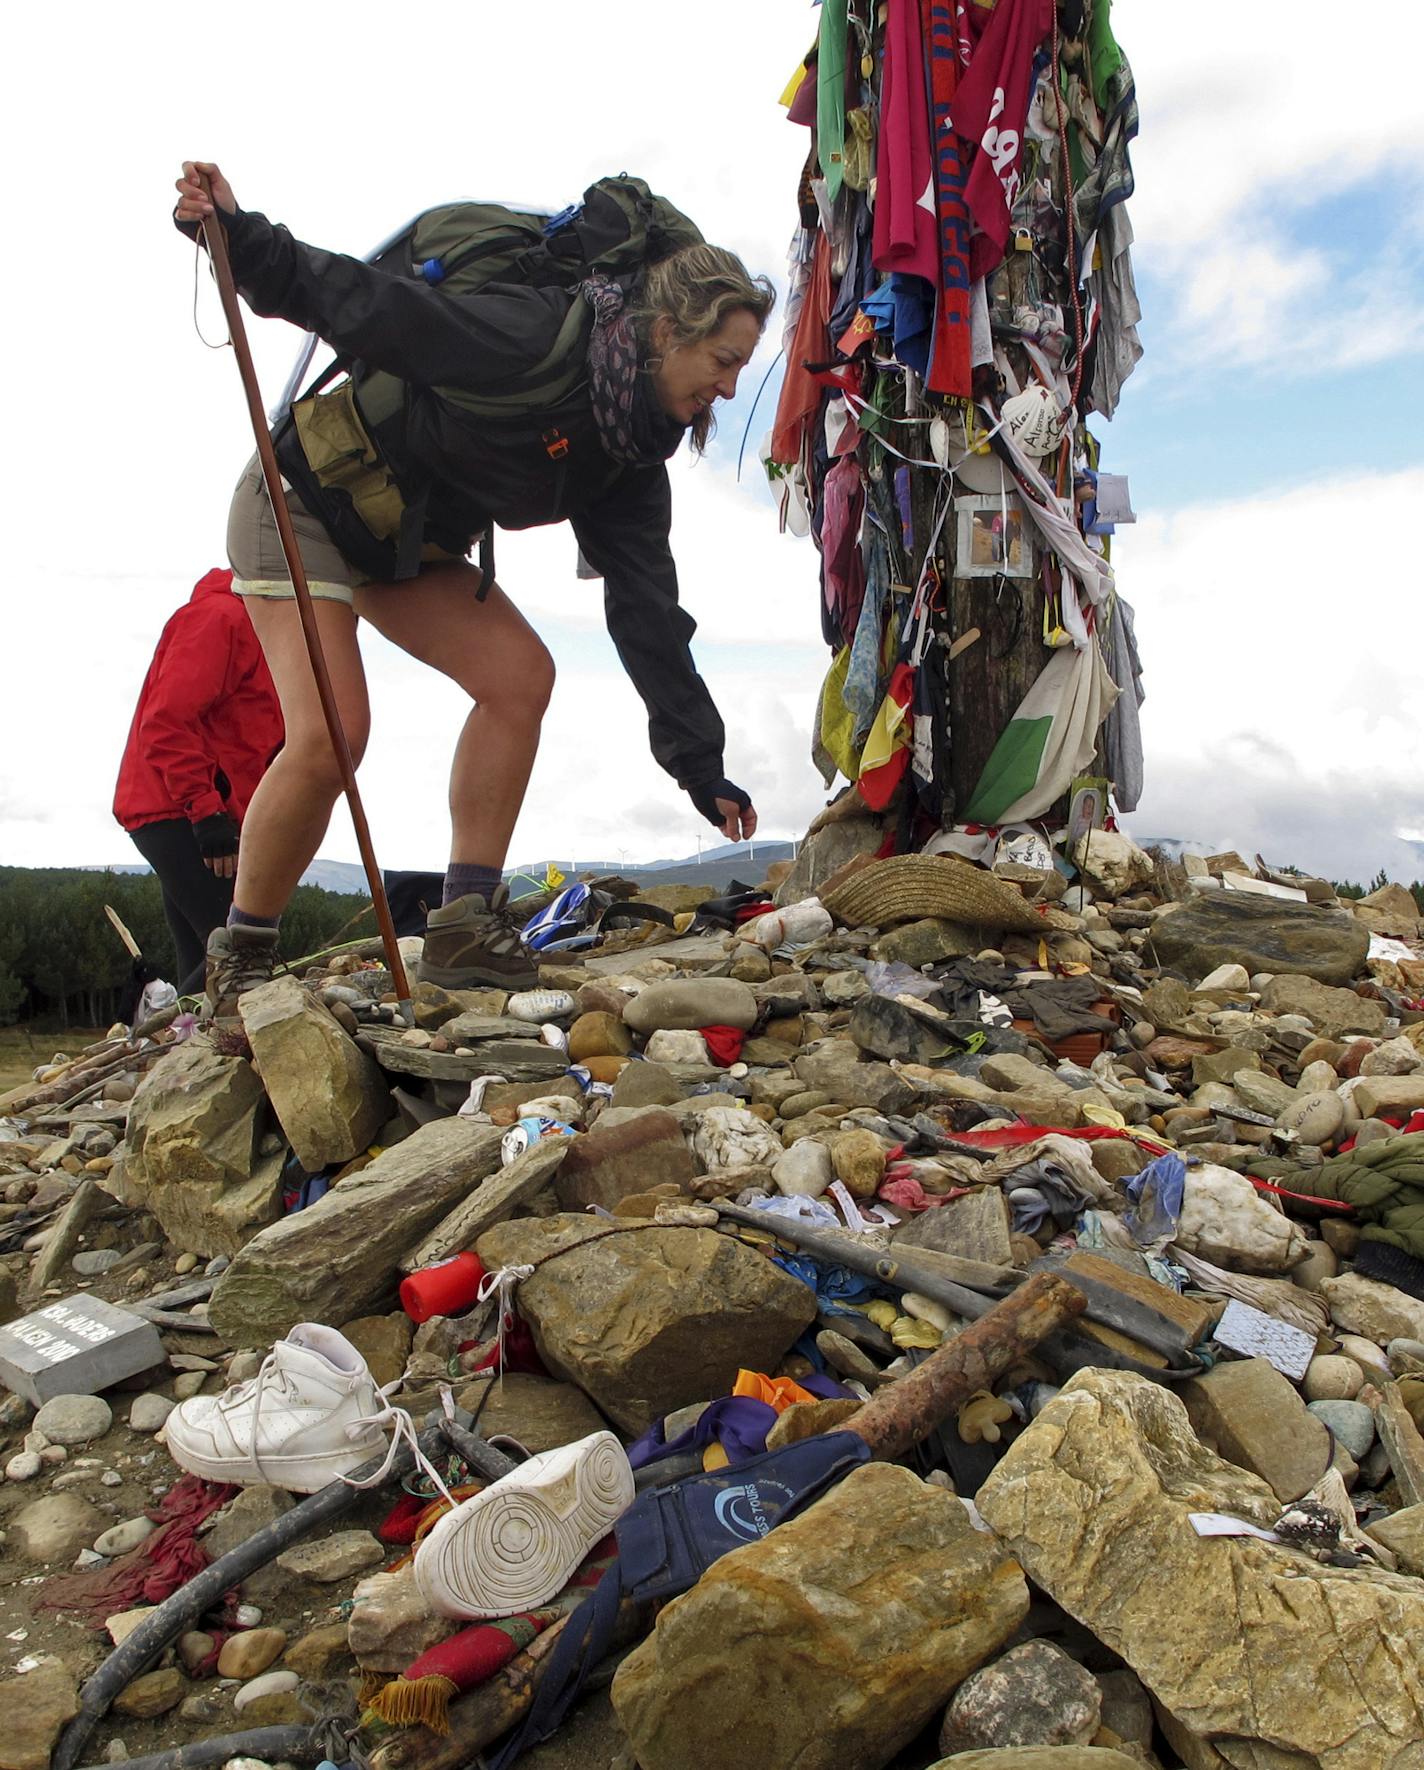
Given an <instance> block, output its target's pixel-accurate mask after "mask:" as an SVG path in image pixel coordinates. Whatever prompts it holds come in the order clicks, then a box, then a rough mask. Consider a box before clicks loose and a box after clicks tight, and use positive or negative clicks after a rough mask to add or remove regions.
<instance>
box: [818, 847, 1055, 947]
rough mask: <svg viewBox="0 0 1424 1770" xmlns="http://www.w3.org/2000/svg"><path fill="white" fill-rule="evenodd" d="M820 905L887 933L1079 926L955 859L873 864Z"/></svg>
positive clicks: (901, 858)
mask: <svg viewBox="0 0 1424 1770" xmlns="http://www.w3.org/2000/svg"><path fill="white" fill-rule="evenodd" d="M821 902H822V903H823V904H824V905H825V907H826V908H827V909H828V910H829V911H830V912H831V914H832V915H833V916H834V917H835V918H836V920H837V921H838V922H842V923H844V924H845V925H846V926H847V927H850V928H860V927H872V928H890V927H893V926H894V925H895V924H896V923H898V922H918V921H919V920H920V919H921V918H922V917H924V916H937V917H939V918H941V919H942V920H943V921H946V922H963V923H966V924H967V925H968V926H970V927H974V928H989V929H993V930H995V931H996V932H1008V933H1013V934H1048V933H1058V932H1059V931H1061V930H1064V929H1073V928H1076V927H1077V926H1078V923H1077V921H1076V920H1075V918H1074V917H1072V916H1069V915H1067V914H1066V913H1065V912H1064V911H1062V910H1055V909H1051V908H1049V907H1047V906H1044V907H1037V906H1034V905H1031V904H1029V903H1027V902H1026V901H1025V900H1024V897H1023V895H1022V893H1021V892H1019V891H1017V890H1016V889H1015V888H1014V887H1013V886H1012V885H1010V884H1009V883H1008V882H1007V880H1004V879H996V878H995V877H994V875H993V874H992V873H986V872H983V871H981V870H980V868H978V867H976V866H971V865H970V863H969V862H968V861H964V860H960V859H958V858H957V857H956V856H954V855H930V854H901V855H896V856H895V857H894V858H893V859H892V860H878V861H874V862H872V863H871V865H870V866H868V867H862V868H861V869H860V871H859V872H856V873H853V874H852V875H851V876H850V878H848V879H847V880H846V881H845V882H844V883H843V884H841V885H837V886H835V887H833V888H832V889H831V890H830V891H824V890H823V891H822V894H821Z"/></svg>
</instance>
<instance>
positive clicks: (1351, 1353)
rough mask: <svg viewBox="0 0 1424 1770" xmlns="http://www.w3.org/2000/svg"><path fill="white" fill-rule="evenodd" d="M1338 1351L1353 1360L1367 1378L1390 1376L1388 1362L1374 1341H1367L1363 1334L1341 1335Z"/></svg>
mask: <svg viewBox="0 0 1424 1770" xmlns="http://www.w3.org/2000/svg"><path fill="white" fill-rule="evenodd" d="M1340 1351H1341V1354H1342V1355H1343V1356H1344V1357H1346V1358H1353V1359H1354V1361H1355V1363H1356V1364H1357V1365H1359V1366H1360V1368H1361V1369H1362V1370H1363V1371H1364V1373H1365V1375H1366V1376H1367V1377H1375V1376H1385V1377H1387V1376H1388V1375H1389V1374H1390V1371H1389V1360H1388V1359H1387V1358H1386V1357H1385V1355H1384V1353H1383V1352H1382V1351H1381V1350H1380V1348H1379V1347H1378V1346H1376V1344H1375V1343H1374V1341H1373V1340H1367V1339H1366V1338H1365V1337H1364V1335H1363V1334H1341V1335H1340Z"/></svg>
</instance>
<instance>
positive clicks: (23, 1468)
mask: <svg viewBox="0 0 1424 1770" xmlns="http://www.w3.org/2000/svg"><path fill="white" fill-rule="evenodd" d="M43 1466H44V1465H43V1464H42V1463H41V1462H40V1453H39V1452H38V1451H37V1450H22V1451H17V1452H16V1453H15V1455H14V1456H12V1457H11V1458H10V1460H9V1462H8V1463H6V1465H5V1479H6V1480H7V1481H33V1480H34V1478H35V1476H36V1475H38V1474H39V1472H40V1470H41V1468H42V1467H43Z"/></svg>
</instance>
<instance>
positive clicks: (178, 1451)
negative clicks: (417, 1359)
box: [164, 1321, 394, 1493]
mask: <svg viewBox="0 0 1424 1770" xmlns="http://www.w3.org/2000/svg"><path fill="white" fill-rule="evenodd" d="M393 1411H394V1410H392V1409H391V1407H390V1406H389V1404H388V1403H387V1402H386V1400H385V1398H384V1396H382V1394H381V1392H380V1391H379V1390H378V1389H377V1387H376V1385H375V1382H374V1380H373V1379H372V1376H371V1373H370V1371H369V1370H368V1369H367V1367H366V1361H365V1359H364V1358H362V1356H361V1354H360V1353H359V1352H358V1351H357V1350H356V1348H355V1347H354V1346H353V1345H352V1344H351V1342H350V1341H349V1340H348V1339H347V1338H346V1336H345V1335H344V1334H339V1333H337V1331H336V1329H335V1328H329V1327H323V1326H321V1324H320V1323H319V1322H314V1321H304V1322H299V1323H298V1325H297V1326H296V1327H294V1328H293V1329H292V1331H291V1333H289V1334H288V1335H287V1337H286V1339H285V1340H278V1342H277V1344H276V1345H275V1346H274V1347H273V1348H272V1350H271V1351H270V1352H269V1353H268V1354H267V1357H266V1358H265V1359H264V1360H263V1362H262V1367H261V1369H260V1370H259V1371H258V1373H257V1375H256V1376H255V1377H250V1378H249V1379H248V1380H247V1381H246V1382H245V1383H237V1384H234V1385H233V1387H232V1388H230V1389H225V1390H224V1391H223V1393H222V1394H221V1395H195V1396H193V1397H192V1398H191V1399H190V1400H188V1401H184V1402H181V1403H180V1404H179V1405H178V1406H177V1407H175V1408H174V1410H173V1412H172V1413H171V1414H169V1416H168V1420H167V1423H166V1425H165V1427H164V1437H165V1439H166V1440H167V1444H168V1451H169V1454H170V1455H171V1456H172V1458H173V1460H174V1462H175V1463H177V1464H178V1465H179V1467H180V1468H183V1469H186V1470H187V1471H188V1472H189V1473H190V1474H192V1475H201V1476H202V1477H203V1479H204V1480H205V1481H231V1482H236V1483H237V1485H238V1486H239V1487H247V1486H250V1485H252V1484H253V1483H255V1482H259V1481H266V1482H270V1483H271V1484H272V1486H273V1487H285V1488H288V1489H290V1490H291V1491H292V1492H293V1493H315V1492H316V1490H317V1489H318V1488H320V1487H325V1486H326V1485H327V1483H328V1482H330V1481H335V1480H336V1479H337V1478H338V1477H340V1476H343V1475H346V1474H348V1473H349V1472H350V1471H351V1470H352V1469H355V1468H358V1467H359V1466H360V1465H361V1464H362V1463H366V1462H369V1461H370V1460H371V1458H372V1457H375V1456H380V1455H381V1454H382V1453H383V1452H384V1451H385V1450H386V1448H387V1445H386V1438H385V1435H384V1433H383V1431H382V1427H383V1426H384V1425H387V1424H389V1423H390V1421H391V1416H392V1413H393Z"/></svg>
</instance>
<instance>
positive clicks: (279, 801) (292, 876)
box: [233, 596, 370, 917]
mask: <svg viewBox="0 0 1424 1770" xmlns="http://www.w3.org/2000/svg"><path fill="white" fill-rule="evenodd" d="M245 600H246V605H247V612H248V614H249V616H250V617H251V619H252V625H253V628H254V630H255V632H256V634H257V638H258V641H259V642H260V644H261V646H262V654H263V656H264V657H265V658H266V659H267V667H268V669H269V670H270V671H271V672H272V680H273V682H274V683H275V684H276V688H277V697H278V699H279V700H280V701H281V703H282V719H283V723H284V724H285V726H286V741H285V742H284V744H283V746H282V749H281V750H280V752H279V753H278V755H277V757H276V760H275V761H274V762H273V763H272V766H271V767H270V768H269V769H268V770H267V772H266V774H264V775H263V777H262V780H261V782H260V783H259V785H258V788H257V791H256V792H255V793H254V794H253V795H252V802H251V804H250V805H249V806H248V808H247V815H246V816H245V817H244V819H243V820H242V841H241V845H240V847H239V850H238V860H237V885H236V887H235V889H234V891H233V903H234V905H235V906H236V907H237V908H238V909H240V910H243V911H245V912H246V913H247V914H248V915H249V916H273V917H275V916H280V915H281V913H282V911H283V910H284V909H285V908H286V907H287V902H288V899H289V898H290V897H291V895H292V893H293V891H295V890H296V887H297V881H298V880H299V879H300V878H301V876H302V874H303V873H304V872H305V871H306V869H307V867H308V866H309V865H310V864H311V861H312V859H313V858H314V856H315V854H316V851H317V849H318V848H319V847H320V845H321V841H322V838H323V837H324V836H325V834H326V826H327V824H328V822H329V821H330V819H331V808H332V806H333V805H334V804H335V803H336V800H337V798H338V796H339V795H340V793H341V789H342V779H341V773H340V770H339V768H338V766H337V761H336V757H335V754H334V753H333V751H332V748H331V739H330V737H329V736H328V734H327V729H326V721H325V719H324V718H323V717H322V711H321V701H320V699H319V697H318V695H317V689H316V678H315V677H314V676H313V675H312V667H311V660H310V658H309V657H308V656H307V649H306V642H305V640H304V639H303V636H302V627H301V618H300V616H299V614H298V612H297V605H296V602H295V601H293V600H289V599H287V598H276V597H262V596H249V597H247V598H246V599H245ZM312 606H313V607H314V609H315V610H316V621H317V628H318V630H319V632H320V634H321V641H322V650H323V651H324V652H325V654H326V663H327V669H328V671H329V672H330V675H331V683H332V687H333V688H334V689H335V691H336V704H337V706H338V707H339V709H340V711H341V721H342V724H343V726H344V727H345V731H346V741H347V743H348V744H349V745H350V747H351V758H352V761H353V762H360V760H361V756H362V753H363V752H364V750H365V748H366V738H367V735H368V733H369V731H370V709H369V705H368V703H367V698H366V677H365V672H364V671H363V669H362V667H361V654H360V651H359V650H358V649H357V645H356V616H355V613H354V612H353V610H352V609H351V608H350V607H348V606H347V605H346V604H345V603H342V602H332V601H329V600H326V599H317V600H315V601H314V602H313V605H312Z"/></svg>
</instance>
